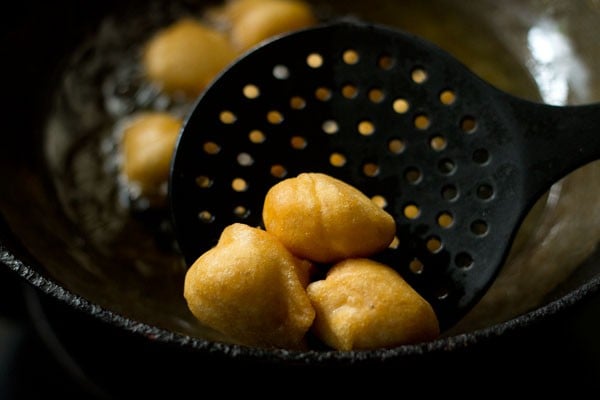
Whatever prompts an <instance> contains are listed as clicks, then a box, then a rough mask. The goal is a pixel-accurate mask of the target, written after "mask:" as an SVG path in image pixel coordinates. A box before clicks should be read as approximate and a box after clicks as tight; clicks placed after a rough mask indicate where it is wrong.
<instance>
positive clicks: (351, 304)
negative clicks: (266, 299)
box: [307, 258, 440, 350]
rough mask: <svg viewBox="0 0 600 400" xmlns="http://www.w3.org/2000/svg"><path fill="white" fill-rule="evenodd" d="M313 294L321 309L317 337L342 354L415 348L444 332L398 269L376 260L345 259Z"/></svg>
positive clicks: (313, 285)
mask: <svg viewBox="0 0 600 400" xmlns="http://www.w3.org/2000/svg"><path fill="white" fill-rule="evenodd" d="M307 292H308V296H309V297H310V299H311V301H312V304H313V306H314V308H315V310H316V317H315V321H314V324H313V332H314V333H315V335H316V336H317V337H318V338H319V339H320V340H322V341H323V342H324V343H325V344H327V345H329V346H331V347H332V348H334V349H337V350H368V349H377V348H389V347H392V346H399V345H403V344H414V343H418V342H425V341H429V340H433V339H435V338H437V337H438V335H439V333H440V328H439V323H438V319H437V317H436V314H435V312H434V310H433V308H432V307H431V305H430V304H429V303H428V302H427V301H426V300H425V299H424V298H423V297H421V295H420V294H418V293H417V292H416V291H415V290H414V289H413V288H412V287H411V286H410V285H409V284H408V283H407V282H406V281H405V280H404V279H403V278H402V277H401V276H400V274H398V273H397V272H396V271H395V270H393V269H392V268H390V267H388V266H386V265H384V264H381V263H378V262H376V261H373V260H369V259H364V258H363V259H349V260H344V261H342V262H340V263H338V264H336V265H334V266H333V267H332V268H331V269H330V270H329V271H328V273H327V276H326V278H325V279H324V280H319V281H315V282H313V283H311V284H310V285H308V288H307Z"/></svg>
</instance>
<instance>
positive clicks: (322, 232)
mask: <svg viewBox="0 0 600 400" xmlns="http://www.w3.org/2000/svg"><path fill="white" fill-rule="evenodd" d="M263 221H264V224H265V228H266V230H267V231H268V232H270V233H272V234H273V235H274V236H276V237H277V238H278V239H279V240H281V242H282V243H283V244H284V246H285V247H286V248H287V249H288V250H290V251H291V252H292V253H293V254H295V255H296V256H298V257H300V258H304V259H309V260H312V261H317V262H321V263H328V262H334V261H339V260H342V259H345V258H356V257H368V256H371V255H373V254H375V253H377V252H380V251H382V250H384V249H385V248H387V246H388V245H389V244H390V243H391V242H392V240H393V239H394V235H395V233H396V223H395V221H394V218H393V217H392V216H391V215H390V214H388V213H387V212H386V211H385V210H383V209H382V208H380V207H379V206H377V205H376V204H375V203H374V202H373V201H372V200H371V199H369V198H368V197H367V196H365V195H364V194H363V193H362V192H360V191H359V190H358V189H356V188H354V187H353V186H351V185H349V184H347V183H345V182H343V181H341V180H339V179H336V178H333V177H331V176H329V175H326V174H322V173H301V174H299V175H298V176H297V177H295V178H288V179H285V180H283V181H281V182H279V183H277V184H276V185H274V186H273V187H271V189H270V190H269V191H268V192H267V195H266V196H265V201H264V205H263Z"/></svg>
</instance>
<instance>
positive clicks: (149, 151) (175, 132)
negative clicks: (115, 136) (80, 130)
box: [121, 112, 183, 195]
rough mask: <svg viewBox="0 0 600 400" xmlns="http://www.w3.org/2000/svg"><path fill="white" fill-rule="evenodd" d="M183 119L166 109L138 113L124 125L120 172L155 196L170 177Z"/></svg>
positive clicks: (148, 193) (143, 190)
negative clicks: (165, 110)
mask: <svg viewBox="0 0 600 400" xmlns="http://www.w3.org/2000/svg"><path fill="white" fill-rule="evenodd" d="M182 124H183V121H182V120H181V119H180V118H177V117H175V116H173V115H171V114H169V113H166V112H144V113H141V114H137V115H135V116H133V117H131V119H130V120H129V121H128V122H127V123H126V124H125V125H124V127H123V132H122V134H123V136H122V138H121V150H122V154H123V165H122V169H123V173H124V174H125V176H126V177H127V180H128V181H129V182H130V183H135V184H137V185H139V187H140V189H141V194H143V195H154V194H157V193H158V192H159V190H160V186H161V185H163V184H166V182H167V180H168V178H169V169H170V164H171V158H172V155H173V150H174V147H175V142H176V141H177V138H178V136H179V131H180V129H181V126H182Z"/></svg>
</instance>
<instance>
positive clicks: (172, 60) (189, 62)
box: [143, 18, 237, 97]
mask: <svg viewBox="0 0 600 400" xmlns="http://www.w3.org/2000/svg"><path fill="white" fill-rule="evenodd" d="M236 54H237V53H236V51H235V50H234V49H233V46H232V45H231V43H230V41H229V40H228V38H227V37H226V36H225V35H224V34H223V33H221V32H219V31H217V30H216V29H213V28H211V27H209V26H207V25H205V24H203V23H201V22H199V21H196V20H194V19H191V18H182V19H181V20H178V21H176V22H174V23H173V24H171V25H170V26H168V27H166V28H164V29H163V30H161V31H160V32H158V33H157V34H156V35H155V36H154V37H153V38H151V39H150V40H149V41H148V43H147V44H146V48H145V52H144V55H143V66H144V70H145V71H146V75H147V77H148V79H149V80H150V81H152V82H155V83H156V84H157V85H159V87H160V88H161V89H163V90H164V91H166V92H169V93H176V92H181V93H184V94H185V95H187V96H190V97H194V96H197V95H198V94H200V93H201V92H202V90H204V89H205V88H206V86H207V85H208V84H209V83H210V82H211V81H212V80H213V79H214V78H215V77H216V75H217V74H218V73H219V72H220V71H221V70H222V69H224V68H225V67H226V66H227V65H228V64H229V63H230V62H232V61H233V59H234V58H235V57H236Z"/></svg>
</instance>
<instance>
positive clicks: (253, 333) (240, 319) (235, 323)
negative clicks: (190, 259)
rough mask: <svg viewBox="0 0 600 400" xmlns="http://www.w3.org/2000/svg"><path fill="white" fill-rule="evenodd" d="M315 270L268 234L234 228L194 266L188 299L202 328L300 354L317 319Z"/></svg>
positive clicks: (187, 282)
mask: <svg viewBox="0 0 600 400" xmlns="http://www.w3.org/2000/svg"><path fill="white" fill-rule="evenodd" d="M311 265H312V264H310V263H308V262H305V261H301V260H299V259H297V258H296V257H294V256H293V255H292V254H291V253H290V252H288V251H287V250H286V249H285V247H283V245H282V244H281V243H280V242H279V241H278V240H277V239H276V238H275V237H274V236H272V235H271V234H269V233H267V232H265V231H264V230H262V229H260V228H253V227H250V226H248V225H245V224H240V223H234V224H232V225H229V226H228V227H226V228H225V229H224V230H223V232H222V234H221V237H220V239H219V242H218V243H217V245H216V246H215V247H214V248H212V249H210V250H208V251H207V252H206V253H204V254H203V255H201V256H200V257H199V258H198V259H197V260H196V262H195V263H194V264H193V265H192V266H191V267H190V269H189V270H188V272H187V274H186V276H185V282H184V297H185V299H186V301H187V304H188V307H189V309H190V311H191V312H192V313H193V314H194V316H195V317H196V318H197V319H198V320H199V321H200V322H201V323H203V324H205V325H206V326H208V327H211V328H213V329H215V330H217V331H220V332H221V333H223V334H225V335H227V336H228V337H229V338H231V339H232V340H233V341H235V342H238V343H241V344H245V345H249V346H259V347H278V348H289V349H300V348H303V347H304V346H305V343H304V338H305V335H306V333H307V331H308V330H309V329H310V327H311V325H312V322H313V319H314V316H315V312H314V309H313V308H312V305H311V303H310V300H309V298H308V295H307V293H306V290H305V286H306V284H307V283H308V280H309V277H308V276H307V275H308V274H309V271H310V266H311Z"/></svg>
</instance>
